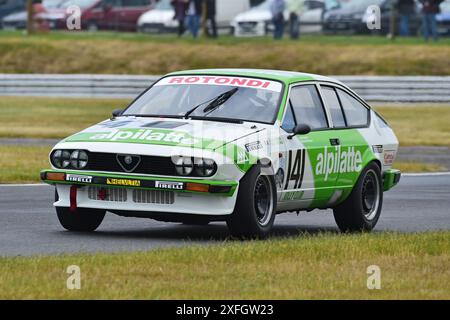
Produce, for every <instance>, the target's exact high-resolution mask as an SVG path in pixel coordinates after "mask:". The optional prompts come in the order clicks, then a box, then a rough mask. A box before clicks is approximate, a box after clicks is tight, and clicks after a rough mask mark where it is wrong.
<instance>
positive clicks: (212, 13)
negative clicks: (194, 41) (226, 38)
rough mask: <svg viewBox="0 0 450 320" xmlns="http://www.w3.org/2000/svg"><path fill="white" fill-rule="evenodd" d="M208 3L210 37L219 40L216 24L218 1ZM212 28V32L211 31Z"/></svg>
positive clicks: (207, 14) (207, 1) (207, 19)
mask: <svg viewBox="0 0 450 320" xmlns="http://www.w3.org/2000/svg"><path fill="white" fill-rule="evenodd" d="M205 1H206V23H207V25H209V26H208V28H207V30H208V35H209V36H212V37H213V38H217V23H216V0H205ZM209 27H211V30H210V29H209Z"/></svg>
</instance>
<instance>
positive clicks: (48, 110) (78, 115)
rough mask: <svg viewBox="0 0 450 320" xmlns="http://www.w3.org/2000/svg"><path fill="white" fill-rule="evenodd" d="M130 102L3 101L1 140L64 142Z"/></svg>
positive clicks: (18, 98) (16, 98) (1, 104)
mask: <svg viewBox="0 0 450 320" xmlns="http://www.w3.org/2000/svg"><path fill="white" fill-rule="evenodd" d="M129 102H130V100H117V99H111V100H108V99H62V98H29V97H2V99H0V112H1V114H2V125H1V126H0V137H18V138H24V137H27V138H64V137H67V136H69V135H71V134H73V133H76V132H78V131H80V130H82V129H84V128H87V127H89V126H91V125H93V124H95V123H97V122H100V121H102V120H105V119H107V118H108V117H110V116H111V112H112V111H113V110H114V109H118V108H124V107H126V106H127V104H128V103H129Z"/></svg>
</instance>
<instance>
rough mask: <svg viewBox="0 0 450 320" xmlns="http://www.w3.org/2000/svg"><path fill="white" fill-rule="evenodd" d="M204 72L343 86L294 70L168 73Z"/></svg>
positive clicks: (198, 72) (202, 71) (199, 72)
mask: <svg viewBox="0 0 450 320" xmlns="http://www.w3.org/2000/svg"><path fill="white" fill-rule="evenodd" d="M205 74H206V75H229V76H244V77H256V78H265V79H269V80H276V81H281V82H283V83H285V84H288V85H289V84H291V83H295V82H302V81H325V82H332V83H337V84H340V85H342V86H345V85H344V84H343V83H342V82H340V81H338V80H336V79H333V78H329V77H325V76H321V75H318V74H312V73H303V72H294V71H282V70H270V69H197V70H184V71H177V72H172V73H169V74H168V75H169V76H174V75H205ZM345 87H346V86H345Z"/></svg>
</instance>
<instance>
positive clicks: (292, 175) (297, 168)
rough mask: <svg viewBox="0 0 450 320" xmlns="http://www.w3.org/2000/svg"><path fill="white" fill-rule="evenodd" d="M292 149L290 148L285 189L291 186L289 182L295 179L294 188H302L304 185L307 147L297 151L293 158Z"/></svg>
mask: <svg viewBox="0 0 450 320" xmlns="http://www.w3.org/2000/svg"><path fill="white" fill-rule="evenodd" d="M292 153H293V152H292V150H289V159H288V170H287V178H286V184H285V185H284V190H287V189H288V188H289V182H290V181H294V187H293V188H292V189H300V188H301V187H302V182H303V175H304V173H305V155H306V150H305V149H299V150H297V151H296V152H295V159H292V158H293V156H292Z"/></svg>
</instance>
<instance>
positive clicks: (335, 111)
mask: <svg viewBox="0 0 450 320" xmlns="http://www.w3.org/2000/svg"><path fill="white" fill-rule="evenodd" d="M321 91H322V97H323V100H324V101H325V104H326V105H327V106H328V108H329V110H330V114H331V119H333V124H334V126H335V127H338V128H343V127H345V119H344V114H343V112H342V109H341V104H340V103H339V99H338V97H337V94H336V91H334V88H332V87H326V86H321Z"/></svg>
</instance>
